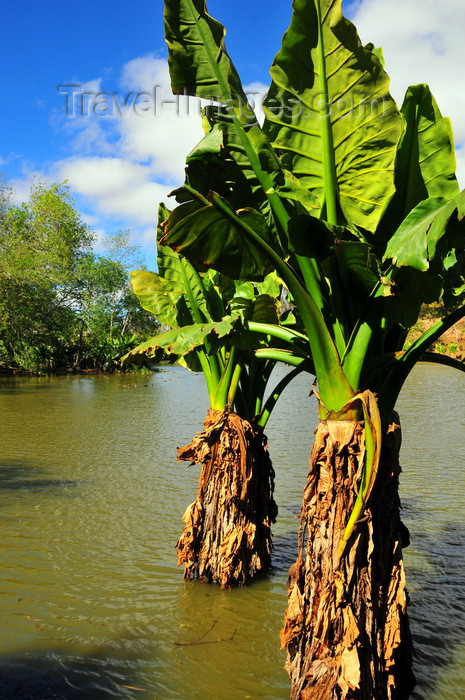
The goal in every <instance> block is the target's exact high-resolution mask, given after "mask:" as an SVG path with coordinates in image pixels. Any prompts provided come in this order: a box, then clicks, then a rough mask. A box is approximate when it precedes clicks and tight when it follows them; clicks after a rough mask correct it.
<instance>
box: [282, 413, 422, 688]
mask: <svg viewBox="0 0 465 700" xmlns="http://www.w3.org/2000/svg"><path fill="white" fill-rule="evenodd" d="M363 433H364V429H363V423H359V422H354V421H345V420H338V421H335V420H327V421H321V422H320V423H319V425H318V427H317V430H316V433H315V443H314V446H313V450H312V454H311V458H310V471H309V475H308V479H307V484H306V487H305V491H304V499H303V506H302V511H301V524H300V533H299V556H298V559H297V561H296V563H295V564H294V565H293V566H292V567H291V570H290V572H289V590H288V598H289V599H288V607H287V611H286V616H285V622H284V628H283V630H282V631H281V642H282V646H283V647H286V648H287V662H286V668H287V670H288V672H289V675H290V677H291V685H292V691H291V700H310V699H311V700H336V698H337V699H338V700H341V699H347V700H404V699H406V698H408V697H409V694H410V692H411V689H412V688H413V684H414V677H413V674H412V671H411V662H412V658H411V657H412V654H411V639H410V631H409V625H408V618H407V602H408V596H407V591H406V587H405V574H404V566H403V560H402V536H403V535H404V539H405V533H406V528H405V527H404V526H403V525H402V523H401V520H400V513H399V510H400V501H399V495H398V482H399V474H400V471H401V468H400V465H399V449H400V439H401V438H400V425H399V424H398V421H397V420H395V421H393V422H392V423H391V425H390V426H389V428H388V431H387V433H386V435H385V436H384V439H383V444H382V450H381V460H380V464H379V468H378V474H377V478H376V481H375V484H374V487H373V491H372V493H371V496H370V498H369V501H368V504H367V506H366V508H365V510H364V512H363V515H362V517H361V519H360V520H359V522H358V523H357V524H356V526H355V529H354V531H353V533H352V535H351V537H350V539H349V542H348V544H347V546H346V549H345V551H344V554H343V555H342V558H341V560H340V561H339V560H338V546H339V542H340V539H341V537H342V534H343V532H344V528H345V525H346V523H347V520H348V517H349V514H350V512H351V510H352V506H353V503H354V501H355V498H356V495H357V485H359V484H360V480H361V474H362V468H363V457H364V435H363ZM405 544H406V543H405Z"/></svg>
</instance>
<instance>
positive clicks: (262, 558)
mask: <svg viewBox="0 0 465 700" xmlns="http://www.w3.org/2000/svg"><path fill="white" fill-rule="evenodd" d="M178 460H179V461H181V460H187V461H191V462H195V463H197V464H200V465H202V469H201V472H200V477H199V490H198V494H197V499H196V500H195V502H194V503H192V504H191V505H190V506H189V507H188V509H187V510H186V512H185V514H184V516H183V518H184V521H185V523H186V524H185V527H184V530H183V533H182V535H181V537H180V539H179V541H178V543H177V545H176V546H177V549H178V564H184V565H185V570H184V577H185V578H201V579H204V580H206V581H209V582H216V583H219V584H220V585H221V587H222V588H229V587H230V586H231V585H233V584H240V585H245V584H246V583H247V582H248V581H249V580H250V579H251V578H252V577H253V576H254V574H256V573H257V572H259V571H262V570H264V569H266V568H268V567H269V565H270V562H271V523H273V522H275V520H276V514H277V508H276V504H275V502H274V500H273V489H274V472H273V467H272V464H271V460H270V457H269V454H268V449H267V446H266V438H265V436H264V435H263V432H262V431H261V430H259V429H257V428H255V427H254V426H253V425H252V424H251V423H249V422H248V421H246V420H243V419H242V418H240V417H239V416H238V415H237V414H235V413H233V412H231V411H229V410H228V409H225V410H223V411H218V410H216V411H215V410H212V409H210V410H209V412H208V414H207V417H206V419H205V422H204V429H203V430H202V431H201V432H199V433H197V435H196V436H195V437H194V439H193V441H192V442H191V444H190V445H187V446H186V447H182V448H179V449H178Z"/></svg>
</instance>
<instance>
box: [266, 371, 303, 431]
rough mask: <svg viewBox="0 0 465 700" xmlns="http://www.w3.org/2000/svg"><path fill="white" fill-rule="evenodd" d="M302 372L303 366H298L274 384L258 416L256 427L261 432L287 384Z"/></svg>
mask: <svg viewBox="0 0 465 700" xmlns="http://www.w3.org/2000/svg"><path fill="white" fill-rule="evenodd" d="M303 370H305V367H304V364H303V363H302V364H300V365H298V366H297V367H294V369H293V370H291V371H290V372H289V373H288V374H286V376H285V377H283V378H282V379H281V380H280V381H279V382H278V384H276V386H275V388H274V389H273V391H272V393H271V394H270V396H269V397H268V398H267V400H266V402H265V405H264V407H263V409H262V412H261V414H260V417H259V419H258V421H257V425H258V426H259V427H260V428H262V430H264V429H265V426H266V424H267V423H268V419H269V417H270V415H271V412H272V410H273V408H274V407H275V406H276V402H277V400H278V399H279V397H280V396H281V394H282V393H283V391H284V389H285V388H286V387H287V385H288V384H290V382H291V381H292V380H293V379H294V377H296V376H297V375H298V374H300V373H301V372H302V371H303Z"/></svg>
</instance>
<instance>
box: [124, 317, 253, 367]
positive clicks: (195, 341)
mask: <svg viewBox="0 0 465 700" xmlns="http://www.w3.org/2000/svg"><path fill="white" fill-rule="evenodd" d="M238 323H239V317H238V316H227V317H225V318H223V319H222V320H221V321H217V322H214V323H195V324H192V325H189V326H183V327H182V328H171V329H170V330H169V331H165V332H164V333H159V334H158V335H155V336H153V337H152V338H149V340H146V341H145V342H144V343H141V344H140V345H138V346H137V347H136V348H134V349H132V350H131V351H130V352H129V353H128V355H127V356H126V357H130V356H131V355H138V354H146V355H148V356H149V357H150V356H151V355H153V354H154V353H155V352H156V350H157V349H159V348H163V349H164V350H166V352H168V353H171V354H173V355H187V353H189V352H191V351H192V350H195V349H196V348H201V347H203V346H204V345H205V342H206V340H207V338H209V339H211V340H212V341H214V340H216V339H218V338H223V337H224V336H225V335H228V334H229V333H230V332H231V331H232V330H233V329H234V327H235V326H236V325H237V324H238Z"/></svg>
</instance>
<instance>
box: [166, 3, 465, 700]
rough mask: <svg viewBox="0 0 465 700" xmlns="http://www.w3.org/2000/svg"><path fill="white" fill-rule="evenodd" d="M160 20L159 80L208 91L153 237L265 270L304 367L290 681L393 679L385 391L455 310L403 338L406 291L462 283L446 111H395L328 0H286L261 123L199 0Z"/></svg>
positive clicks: (394, 420)
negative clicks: (302, 474) (283, 302)
mask: <svg viewBox="0 0 465 700" xmlns="http://www.w3.org/2000/svg"><path fill="white" fill-rule="evenodd" d="M165 31H166V39H167V42H168V46H169V63H170V73H171V81H172V88H173V91H174V92H175V93H183V92H187V94H190V95H196V96H198V97H203V98H206V99H208V100H211V101H212V105H211V107H210V108H209V109H208V110H207V112H206V117H207V118H208V119H209V126H210V129H209V131H208V133H207V134H206V136H205V138H204V139H203V141H202V142H201V143H200V144H199V146H198V147H197V149H195V151H194V153H193V154H190V156H189V157H188V163H187V170H186V181H185V184H184V186H183V187H182V188H180V189H179V190H178V191H177V192H176V193H175V195H176V198H177V201H178V206H177V207H176V208H175V209H174V210H173V212H172V213H171V214H170V216H169V217H168V218H167V220H166V222H165V223H164V236H163V238H162V241H161V242H162V244H164V245H170V246H171V247H172V248H173V249H174V250H176V251H178V252H179V253H181V254H182V255H185V256H186V257H187V258H189V259H190V260H192V261H197V262H203V263H204V264H206V265H207V266H208V267H212V268H213V269H216V270H218V271H220V272H223V273H225V274H228V275H230V276H231V277H233V278H236V279H246V280H260V279H263V277H264V275H266V274H267V273H268V272H269V271H270V270H271V269H275V270H276V271H277V272H278V273H279V275H280V277H281V279H282V280H283V282H284V283H285V284H286V286H287V288H288V289H289V292H290V295H291V298H292V301H293V303H294V304H295V306H296V307H297V309H298V313H299V315H300V319H301V322H302V325H303V328H304V330H305V335H306V337H307V342H308V348H309V352H310V354H311V358H312V361H313V365H314V370H315V374H316V378H317V383H318V393H317V398H318V404H319V416H320V423H319V425H318V426H317V431H316V439H315V444H314V448H313V451H312V455H311V459H310V471H309V476H308V480H307V485H306V488H305V491H304V502H303V507H302V513H301V527H300V537H299V557H298V559H297V561H296V563H295V565H294V566H293V567H292V570H291V572H290V574H291V576H290V589H289V604H288V609H287V613H286V620H285V626H284V630H283V632H282V642H283V645H284V646H285V647H287V650H288V662H287V667H288V670H289V673H290V675H291V681H292V691H291V697H292V698H302V699H305V698H319V699H320V700H326V699H328V700H329V699H330V698H331V699H332V698H363V699H364V700H368V698H374V697H376V698H377V699H381V700H383V699H386V700H387V699H388V698H406V697H408V695H409V692H410V689H411V687H412V683H413V677H412V673H411V652H410V637H409V630H408V619H407V595H406V590H405V575H404V568H403V562H402V542H403V540H404V541H405V529H404V528H403V527H402V524H401V521H400V517H399V497H398V477H399V472H400V467H399V461H398V458H399V446H400V425H399V421H398V416H397V415H396V414H395V412H394V407H395V403H396V399H397V396H398V393H399V391H400V389H401V387H402V384H403V382H404V381H405V378H406V377H407V375H408V373H409V371H410V370H411V368H412V367H413V366H414V364H415V362H416V361H417V360H419V359H420V358H422V357H424V356H425V355H424V353H425V350H426V349H427V348H428V346H429V345H430V344H431V342H433V341H434V339H436V338H437V337H439V335H441V333H442V332H444V330H446V328H448V327H450V326H451V325H452V324H453V323H454V322H455V321H456V320H457V319H458V318H460V317H462V316H463V315H464V314H465V309H464V307H463V305H462V306H460V307H459V308H458V309H456V310H455V311H454V312H452V313H451V314H449V315H448V316H446V317H445V318H443V319H442V320H441V321H439V322H438V323H437V324H436V325H435V326H434V327H433V328H432V329H430V331H428V332H427V333H426V334H424V335H423V336H422V337H421V338H419V339H418V340H417V341H416V342H415V343H413V344H412V345H411V346H410V347H409V348H408V350H406V351H403V342H404V340H405V337H406V333H407V332H408V329H409V327H410V326H411V325H412V324H413V323H415V321H416V319H417V317H418V313H419V310H420V306H421V304H422V303H423V302H426V301H433V300H435V299H439V298H440V297H442V298H444V299H451V298H455V297H456V295H457V294H459V293H460V292H461V291H463V289H464V279H465V276H464V264H463V263H464V260H463V249H464V243H465V237H464V226H463V217H464V216H465V192H462V193H460V192H459V191H458V186H457V183H456V180H455V176H454V174H453V173H454V158H453V144H452V137H451V130H450V125H449V124H448V122H447V121H446V120H444V119H443V118H442V117H441V115H440V113H439V110H438V109H437V106H436V104H435V102H434V100H433V98H432V96H431V95H430V93H429V90H428V89H427V88H426V86H415V87H412V88H411V89H410V90H409V92H408V93H407V95H406V99H405V102H404V105H403V107H402V110H401V111H399V110H398V108H397V106H396V105H395V104H394V102H393V100H392V98H391V96H390V95H389V92H388V77H387V75H386V73H385V71H384V68H383V64H382V56H381V54H380V52H379V51H378V50H374V49H373V46H371V45H368V46H366V47H364V46H362V45H361V43H360V40H359V38H358V36H357V33H356V30H355V28H354V26H353V25H352V24H351V23H350V22H348V21H347V20H346V19H345V18H344V17H343V16H342V11H341V1H340V0H294V3H293V16H292V19H291V24H290V27H289V29H288V31H287V32H286V34H285V35H284V38H283V44H282V48H281V50H280V52H279V53H278V54H277V56H276V58H275V61H274V63H273V66H272V69H271V76H272V83H271V86H270V90H269V93H268V97H267V101H266V105H265V106H266V118H265V123H264V125H263V128H260V127H259V126H258V124H257V123H256V120H255V119H254V117H253V112H252V110H251V109H250V107H249V106H248V104H247V100H246V96H245V94H244V91H243V89H242V86H241V83H240V79H239V76H238V74H237V72H236V70H235V68H234V66H233V64H232V62H231V61H230V59H229V56H228V54H227V53H226V49H225V45H224V28H223V27H222V25H221V24H220V23H219V22H217V21H216V20H214V19H213V18H212V17H210V16H209V15H208V14H207V12H206V8H205V4H204V3H203V2H201V0H166V2H165ZM357 94H358V95H359V96H360V97H359V98H358V99H355V98H356V96H357ZM321 96H323V97H324V99H323V101H321V99H319V98H321ZM455 366H457V367H458V368H460V369H463V366H460V365H459V363H456V365H455Z"/></svg>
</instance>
